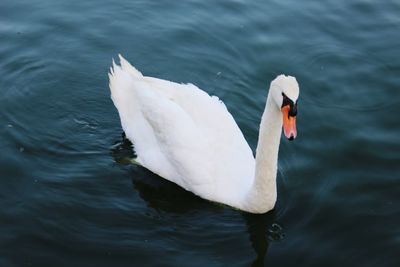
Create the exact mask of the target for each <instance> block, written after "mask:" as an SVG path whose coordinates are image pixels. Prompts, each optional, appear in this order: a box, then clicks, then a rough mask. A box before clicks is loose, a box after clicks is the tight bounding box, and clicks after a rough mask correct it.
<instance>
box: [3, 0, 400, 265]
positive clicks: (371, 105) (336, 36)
mask: <svg viewBox="0 0 400 267" xmlns="http://www.w3.org/2000/svg"><path fill="white" fill-rule="evenodd" d="M399 33H400V3H399V1H394V0H393V1H390V0H389V1H366V0H365V1H360V0H355V1H344V0H339V1H336V0H335V1H333V0H328V1H294V0H288V1H240V0H237V1H193V0H192V1H126V0H120V1H104V0H98V1H89V0H87V1H84V0H80V1H77V0H70V1H55V0H51V1H50V0H31V1H21V0H13V1H7V0H6V1H1V2H0V40H1V41H0V90H1V94H0V110H1V112H0V148H1V153H0V177H1V180H0V183H1V185H0V200H1V201H0V266H400V259H399V252H400V228H399V225H400V193H399V190H400V183H399V179H400V154H399V152H400V120H399V114H400V88H399V87H400V36H399ZM118 53H121V54H123V55H124V56H125V57H126V58H127V59H128V60H129V61H131V62H132V63H133V64H134V65H135V66H137V67H138V68H139V69H140V70H141V71H142V72H143V73H145V74H146V75H149V76H157V77H161V78H164V79H169V80H174V81H178V82H192V83H194V84H196V85H198V86H199V87H200V88H202V89H204V90H205V91H207V92H208V93H210V94H215V95H217V96H219V97H220V98H221V99H222V100H223V101H224V102H225V104H226V105H227V107H228V109H229V110H230V111H231V113H232V114H233V116H234V117H235V119H236V121H237V122H238V125H239V126H240V128H241V129H242V131H243V133H244V135H245V136H246V139H247V140H248V142H249V143H250V145H251V147H252V148H253V149H255V145H256V142H257V135H258V124H259V120H260V116H261V113H262V111H263V106H264V103H265V96H266V94H267V90H268V87H269V82H270V81H271V80H272V79H273V78H274V77H275V76H276V75H277V74H280V73H286V74H291V75H294V76H296V77H297V79H298V81H299V83H300V86H301V97H300V100H299V116H298V131H299V135H298V139H296V141H295V142H287V141H286V140H282V144H281V149H280V155H279V174H278V192H279V193H278V203H277V206H276V208H275V210H274V211H272V212H270V213H268V214H265V215H250V214H245V213H242V212H240V211H237V210H233V209H231V208H228V207H224V206H219V205H216V204H213V203H210V202H207V201H204V200H202V199H200V198H198V197H196V196H194V195H193V194H191V193H188V192H186V191H184V190H183V189H181V188H179V187H178V186H176V185H174V184H172V183H169V182H167V181H165V180H162V179H161V178H159V177H157V176H155V175H153V174H151V173H150V172H149V171H147V170H145V169H142V168H140V167H138V166H132V165H126V164H124V161H123V158H124V157H125V156H129V155H130V154H131V150H130V144H129V143H127V142H126V140H124V139H123V137H122V129H121V126H120V121H119V117H118V114H117V111H116V109H115V107H114V106H113V104H112V102H111V100H110V97H109V95H110V92H109V89H108V78H107V72H108V69H109V67H110V63H111V59H112V57H116V56H117V54H118Z"/></svg>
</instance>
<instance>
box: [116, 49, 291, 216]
mask: <svg viewBox="0 0 400 267" xmlns="http://www.w3.org/2000/svg"><path fill="white" fill-rule="evenodd" d="M120 59H121V66H118V65H116V64H115V63H114V64H113V68H112V69H111V73H110V74H109V77H110V89H111V97H112V100H113V102H114V104H115V106H116V108H117V109H118V112H119V115H120V118H121V124H122V128H123V130H124V131H125V134H126V136H127V137H128V138H129V139H130V140H131V141H132V142H133V144H134V146H135V151H136V154H137V156H138V157H137V159H136V160H137V161H138V162H139V163H140V164H141V165H142V166H144V167H145V168H147V169H149V170H151V171H152V172H154V173H156V174H158V175H159V176H161V177H164V178H165V179H167V180H169V181H171V182H174V183H176V184H178V185H180V186H181V187H183V188H185V189H186V190H188V191H191V192H193V193H194V194H196V195H198V196H200V197H202V198H205V199H208V200H211V201H215V202H219V203H223V204H227V205H229V206H232V207H235V208H238V209H241V210H245V211H249V212H253V213H263V212H266V211H268V210H271V209H272V208H273V207H274V205H275V201H276V171H277V155H278V148H279V142H280V135H281V131H282V115H281V114H280V113H281V112H280V109H279V108H277V107H275V106H273V103H272V102H271V101H272V99H273V98H275V97H268V100H267V104H266V111H265V112H264V115H263V118H262V122H261V129H260V139H259V145H258V148H257V159H256V160H255V159H254V157H253V153H252V151H251V149H250V147H249V145H248V144H247V142H246V140H245V138H244V136H243V134H242V132H241V131H240V129H239V127H238V126H237V124H236V122H235V120H234V119H233V117H232V115H231V114H230V113H229V112H228V110H227V109H226V107H225V105H224V104H223V103H222V102H221V101H220V100H219V99H218V98H217V97H214V96H209V95H208V94H207V93H206V92H204V91H202V90H201V89H199V88H197V87H196V86H194V85H192V84H178V83H174V82H170V81H166V80H161V79H157V78H152V77H145V76H143V75H142V74H141V73H140V72H139V71H137V70H136V69H135V68H134V67H133V66H131V65H130V64H129V63H128V62H127V61H126V60H125V59H123V58H122V57H120ZM279 77H281V79H283V80H284V81H283V82H286V83H288V84H289V85H290V86H293V84H292V83H293V82H294V83H296V82H295V79H294V78H288V77H286V76H283V75H281V76H279ZM279 77H278V78H277V79H279ZM296 85H297V83H296ZM278 86H282V84H279V85H278ZM285 93H286V95H288V96H289V97H290V96H291V97H293V98H292V99H294V100H296V99H297V97H298V90H297V92H296V91H295V90H294V92H291V91H290V90H289V91H288V92H285ZM270 94H271V90H270ZM277 97H278V98H279V96H277ZM281 97H282V96H281ZM294 134H295V133H294ZM256 166H257V168H256Z"/></svg>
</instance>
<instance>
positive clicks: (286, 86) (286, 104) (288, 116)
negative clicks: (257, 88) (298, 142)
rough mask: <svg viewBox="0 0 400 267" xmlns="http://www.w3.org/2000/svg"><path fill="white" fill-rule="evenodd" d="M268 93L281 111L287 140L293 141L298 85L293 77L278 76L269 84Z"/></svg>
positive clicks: (295, 134) (295, 131) (294, 136)
mask: <svg viewBox="0 0 400 267" xmlns="http://www.w3.org/2000/svg"><path fill="white" fill-rule="evenodd" d="M270 92H271V94H272V99H273V100H274V101H275V103H276V105H277V106H278V108H279V109H280V110H281V111H282V116H283V132H284V134H285V136H286V138H287V139H289V140H293V139H295V138H296V136H297V129H296V115H297V99H298V98H299V92H300V89H299V84H298V83H297V81H296V78H295V77H292V76H286V75H279V76H278V77H276V78H275V80H273V81H272V82H271V89H270Z"/></svg>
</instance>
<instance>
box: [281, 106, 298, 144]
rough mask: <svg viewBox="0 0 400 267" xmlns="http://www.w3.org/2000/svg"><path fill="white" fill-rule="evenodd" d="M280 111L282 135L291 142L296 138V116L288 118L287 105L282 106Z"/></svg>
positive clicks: (288, 109)
mask: <svg viewBox="0 0 400 267" xmlns="http://www.w3.org/2000/svg"><path fill="white" fill-rule="evenodd" d="M281 110H282V115H283V133H284V134H285V136H286V138H287V139H289V140H293V139H295V138H296V136H297V129H296V116H289V111H290V106H289V105H286V106H284V107H283V108H282V109H281Z"/></svg>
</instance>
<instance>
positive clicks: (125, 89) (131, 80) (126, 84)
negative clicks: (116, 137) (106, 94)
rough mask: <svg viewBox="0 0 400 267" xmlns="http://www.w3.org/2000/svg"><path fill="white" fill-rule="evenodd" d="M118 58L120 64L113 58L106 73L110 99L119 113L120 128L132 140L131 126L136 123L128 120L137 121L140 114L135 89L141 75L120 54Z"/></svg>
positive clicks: (138, 84)
mask: <svg viewBox="0 0 400 267" xmlns="http://www.w3.org/2000/svg"><path fill="white" fill-rule="evenodd" d="M119 59H120V64H121V65H117V64H116V63H115V61H114V60H113V62H112V66H111V68H110V72H109V73H108V77H109V79H110V80H109V86H110V91H111V99H112V101H113V102H114V105H115V107H116V108H117V110H118V113H119V115H120V119H121V124H122V128H123V129H124V131H125V133H126V134H127V136H128V137H130V138H129V139H130V140H131V141H132V142H133V141H134V140H133V138H131V137H132V132H133V131H134V129H133V128H134V127H132V126H133V125H134V126H136V123H134V124H132V123H129V122H130V121H131V120H132V121H133V122H136V121H138V119H137V117H138V116H140V110H139V109H140V108H139V105H138V102H137V96H136V93H135V91H136V90H140V89H139V88H138V87H140V84H141V80H142V79H143V75H142V74H141V73H140V72H139V71H138V70H137V69H135V68H134V67H133V66H132V65H131V64H129V62H128V61H126V60H125V59H124V58H123V57H122V56H121V55H119Z"/></svg>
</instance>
